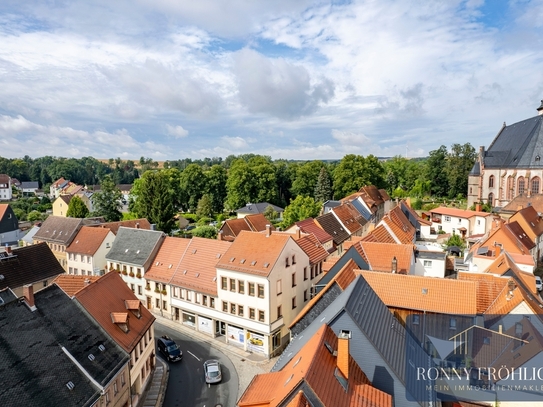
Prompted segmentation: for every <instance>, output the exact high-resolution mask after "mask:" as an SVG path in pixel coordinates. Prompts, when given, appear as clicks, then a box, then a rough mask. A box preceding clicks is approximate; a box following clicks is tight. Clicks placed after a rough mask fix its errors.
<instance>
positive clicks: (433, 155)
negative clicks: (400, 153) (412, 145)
mask: <svg viewBox="0 0 543 407" xmlns="http://www.w3.org/2000/svg"><path fill="white" fill-rule="evenodd" d="M446 159H447V147H445V146H443V145H442V146H440V147H439V148H438V149H437V150H432V151H430V157H428V160H427V161H426V171H427V172H426V179H427V180H429V181H430V182H431V190H430V193H431V194H432V195H435V196H438V197H443V196H447V192H448V188H449V185H448V181H447V172H446V170H445V164H446Z"/></svg>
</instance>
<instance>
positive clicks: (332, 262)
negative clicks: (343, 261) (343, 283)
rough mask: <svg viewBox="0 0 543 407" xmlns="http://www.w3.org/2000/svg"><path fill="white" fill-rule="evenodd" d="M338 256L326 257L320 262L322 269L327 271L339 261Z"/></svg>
mask: <svg viewBox="0 0 543 407" xmlns="http://www.w3.org/2000/svg"><path fill="white" fill-rule="evenodd" d="M340 258H341V257H340V256H328V258H327V259H326V260H325V261H324V263H322V271H323V272H324V273H327V272H329V271H330V269H331V268H332V267H334V265H335V264H336V263H337V262H338V261H339V259H340Z"/></svg>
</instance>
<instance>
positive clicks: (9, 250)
mask: <svg viewBox="0 0 543 407" xmlns="http://www.w3.org/2000/svg"><path fill="white" fill-rule="evenodd" d="M6 253H7V254H11V253H12V252H11V246H8V245H7V244H6Z"/></svg>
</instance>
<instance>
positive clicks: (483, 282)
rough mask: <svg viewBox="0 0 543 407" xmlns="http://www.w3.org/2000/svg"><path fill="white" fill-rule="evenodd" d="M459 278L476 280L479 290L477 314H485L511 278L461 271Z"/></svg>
mask: <svg viewBox="0 0 543 407" xmlns="http://www.w3.org/2000/svg"><path fill="white" fill-rule="evenodd" d="M458 279H459V280H466V281H474V282H475V287H476V291H477V314H483V313H485V312H486V310H487V309H488V307H490V305H491V304H492V303H493V302H494V301H495V300H496V298H497V297H498V295H500V293H501V292H502V291H503V290H504V288H505V287H506V286H507V282H508V281H509V278H507V277H502V276H498V275H493V274H488V273H468V272H459V273H458Z"/></svg>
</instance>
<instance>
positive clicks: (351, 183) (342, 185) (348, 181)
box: [333, 154, 385, 199]
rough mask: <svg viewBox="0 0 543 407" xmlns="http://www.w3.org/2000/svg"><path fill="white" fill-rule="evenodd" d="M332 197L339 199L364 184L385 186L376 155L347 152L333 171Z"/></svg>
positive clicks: (381, 169)
mask: <svg viewBox="0 0 543 407" xmlns="http://www.w3.org/2000/svg"><path fill="white" fill-rule="evenodd" d="M333 182H334V198H335V199H341V198H344V197H346V196H347V195H349V194H352V193H353V192H356V191H358V190H359V189H360V188H362V187H363V186H365V185H375V186H376V187H377V188H384V187H385V177H384V169H383V166H382V165H381V163H380V162H379V160H378V159H377V157H375V156H373V155H369V156H367V157H365V158H364V157H362V156H360V155H355V154H348V155H346V156H345V157H343V159H342V160H341V161H340V163H339V164H338V166H337V167H336V168H335V169H334V173H333Z"/></svg>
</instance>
